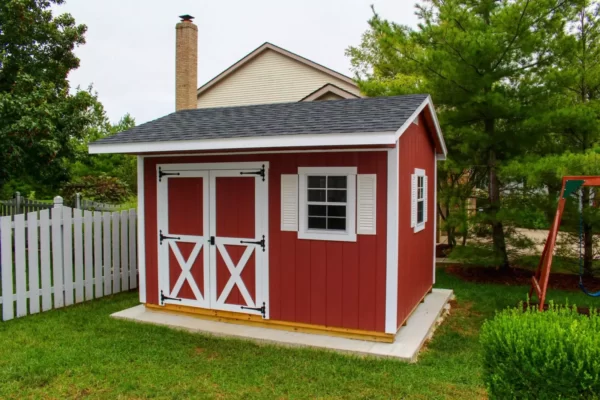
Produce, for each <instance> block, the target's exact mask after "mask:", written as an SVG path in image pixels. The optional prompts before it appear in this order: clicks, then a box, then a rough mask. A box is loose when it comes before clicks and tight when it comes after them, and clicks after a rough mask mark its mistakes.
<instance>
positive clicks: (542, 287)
mask: <svg viewBox="0 0 600 400" xmlns="http://www.w3.org/2000/svg"><path fill="white" fill-rule="evenodd" d="M590 186H600V176H565V177H563V181H562V189H561V191H560V198H559V199H558V207H557V208H556V215H555V216H554V221H553V223H552V227H551V228H550V232H548V238H547V240H546V245H545V246H544V251H543V252H542V258H541V259H540V262H539V264H538V267H537V270H536V272H535V275H534V276H533V277H532V278H531V288H530V289H529V298H530V299H531V298H532V296H533V295H534V294H535V295H536V296H537V298H538V300H539V310H540V311H543V310H544V303H545V301H546V291H547V290H548V279H549V278H550V269H551V267H552V257H553V255H554V247H555V245H556V238H557V236H558V228H559V227H560V222H561V220H562V216H563V212H564V209H565V203H566V202H567V199H568V198H569V196H571V195H574V194H576V193H577V192H580V191H581V188H583V187H590ZM582 248H583V202H582V196H581V195H579V288H580V289H581V291H582V292H583V293H585V294H586V295H588V296H592V297H600V291H598V292H595V293H594V292H590V291H589V290H587V289H586V287H585V285H584V282H583V254H582Z"/></svg>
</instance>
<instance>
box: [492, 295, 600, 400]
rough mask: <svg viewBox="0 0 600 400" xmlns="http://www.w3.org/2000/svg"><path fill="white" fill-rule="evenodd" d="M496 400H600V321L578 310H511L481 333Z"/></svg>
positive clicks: (557, 307) (561, 308)
mask: <svg viewBox="0 0 600 400" xmlns="http://www.w3.org/2000/svg"><path fill="white" fill-rule="evenodd" d="M480 340H481V343H482V346H483V358H484V380H485V383H486V386H487V388H488V393H489V395H490V398H492V399H598V398H600V317H598V314H597V313H596V312H595V311H593V310H592V311H591V312H590V316H586V315H580V314H578V313H577V309H576V308H575V307H572V308H570V307H564V306H563V307H560V306H555V305H552V304H551V305H550V309H549V310H548V311H545V312H539V311H537V310H536V309H535V308H533V307H530V308H528V309H526V310H525V311H522V310H521V309H520V308H519V309H509V310H505V311H503V312H500V313H498V314H497V315H496V317H495V318H494V319H493V320H489V321H486V322H485V323H484V325H483V327H482V330H481V338H480Z"/></svg>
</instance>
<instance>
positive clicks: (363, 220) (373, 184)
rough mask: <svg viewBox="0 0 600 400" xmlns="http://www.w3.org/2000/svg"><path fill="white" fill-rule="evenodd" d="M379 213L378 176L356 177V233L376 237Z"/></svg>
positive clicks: (362, 175) (363, 175)
mask: <svg viewBox="0 0 600 400" xmlns="http://www.w3.org/2000/svg"><path fill="white" fill-rule="evenodd" d="M376 212H377V175H375V174H360V175H357V176H356V233H358V234H359V235H375V234H376V233H377V232H376V230H377V229H376V220H377V216H376Z"/></svg>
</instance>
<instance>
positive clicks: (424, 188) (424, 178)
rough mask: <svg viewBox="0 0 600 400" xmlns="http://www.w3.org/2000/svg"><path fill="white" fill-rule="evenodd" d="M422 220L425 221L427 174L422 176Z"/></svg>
mask: <svg viewBox="0 0 600 400" xmlns="http://www.w3.org/2000/svg"><path fill="white" fill-rule="evenodd" d="M423 222H427V175H425V176H423Z"/></svg>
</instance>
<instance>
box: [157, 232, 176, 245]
mask: <svg viewBox="0 0 600 400" xmlns="http://www.w3.org/2000/svg"><path fill="white" fill-rule="evenodd" d="M158 238H159V239H160V244H162V242H163V240H169V239H177V240H180V239H181V238H180V237H179V236H165V235H163V233H162V229H161V230H160V234H159V235H158Z"/></svg>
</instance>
